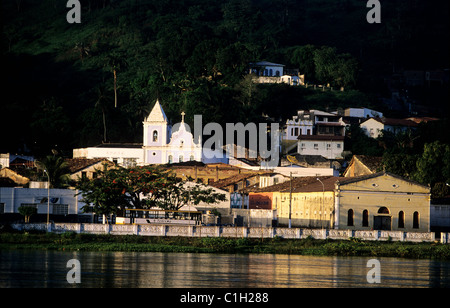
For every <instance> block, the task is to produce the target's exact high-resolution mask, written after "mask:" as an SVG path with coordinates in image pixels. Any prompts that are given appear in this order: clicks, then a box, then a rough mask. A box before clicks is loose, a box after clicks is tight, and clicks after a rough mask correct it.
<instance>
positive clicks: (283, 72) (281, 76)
mask: <svg viewBox="0 0 450 308" xmlns="http://www.w3.org/2000/svg"><path fill="white" fill-rule="evenodd" d="M249 74H251V75H254V76H255V77H254V78H253V82H255V83H270V84H274V83H284V84H288V85H290V86H299V85H304V84H305V75H300V74H299V71H298V70H297V69H285V65H283V64H278V63H272V62H267V61H261V62H255V63H250V70H249Z"/></svg>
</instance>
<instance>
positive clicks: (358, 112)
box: [345, 108, 383, 119]
mask: <svg viewBox="0 0 450 308" xmlns="http://www.w3.org/2000/svg"><path fill="white" fill-rule="evenodd" d="M345 116H346V117H351V118H366V119H368V118H382V117H383V113H381V112H378V111H375V110H372V109H369V108H347V109H345Z"/></svg>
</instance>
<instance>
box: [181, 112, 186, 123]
mask: <svg viewBox="0 0 450 308" xmlns="http://www.w3.org/2000/svg"><path fill="white" fill-rule="evenodd" d="M185 115H186V113H184V111H183V112H182V113H181V122H182V123H184V116H185Z"/></svg>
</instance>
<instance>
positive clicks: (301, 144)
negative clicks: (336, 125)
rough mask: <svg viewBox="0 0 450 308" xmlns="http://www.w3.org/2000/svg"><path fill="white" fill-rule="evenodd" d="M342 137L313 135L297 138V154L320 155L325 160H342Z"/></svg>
mask: <svg viewBox="0 0 450 308" xmlns="http://www.w3.org/2000/svg"><path fill="white" fill-rule="evenodd" d="M344 139H345V137H344V136H334V135H313V136H303V135H302V136H299V137H298V143H297V152H298V153H299V154H300V155H320V156H323V157H325V158H327V159H337V158H342V152H343V151H344Z"/></svg>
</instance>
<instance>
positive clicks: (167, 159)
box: [143, 101, 202, 164]
mask: <svg viewBox="0 0 450 308" xmlns="http://www.w3.org/2000/svg"><path fill="white" fill-rule="evenodd" d="M184 116H185V113H184V112H182V113H181V117H182V118H181V123H179V124H176V125H175V128H176V131H174V132H173V133H172V126H171V125H169V121H168V119H167V116H166V114H165V113H164V110H163V108H162V107H161V104H160V103H159V101H156V104H155V106H154V107H153V110H152V111H151V112H150V114H149V116H148V117H147V118H146V119H145V121H144V123H143V124H144V143H143V150H144V164H171V163H182V162H186V161H201V160H202V142H201V140H197V142H195V141H194V136H193V135H192V133H191V132H190V131H189V126H187V125H186V124H185V123H184ZM177 126H178V127H177Z"/></svg>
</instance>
